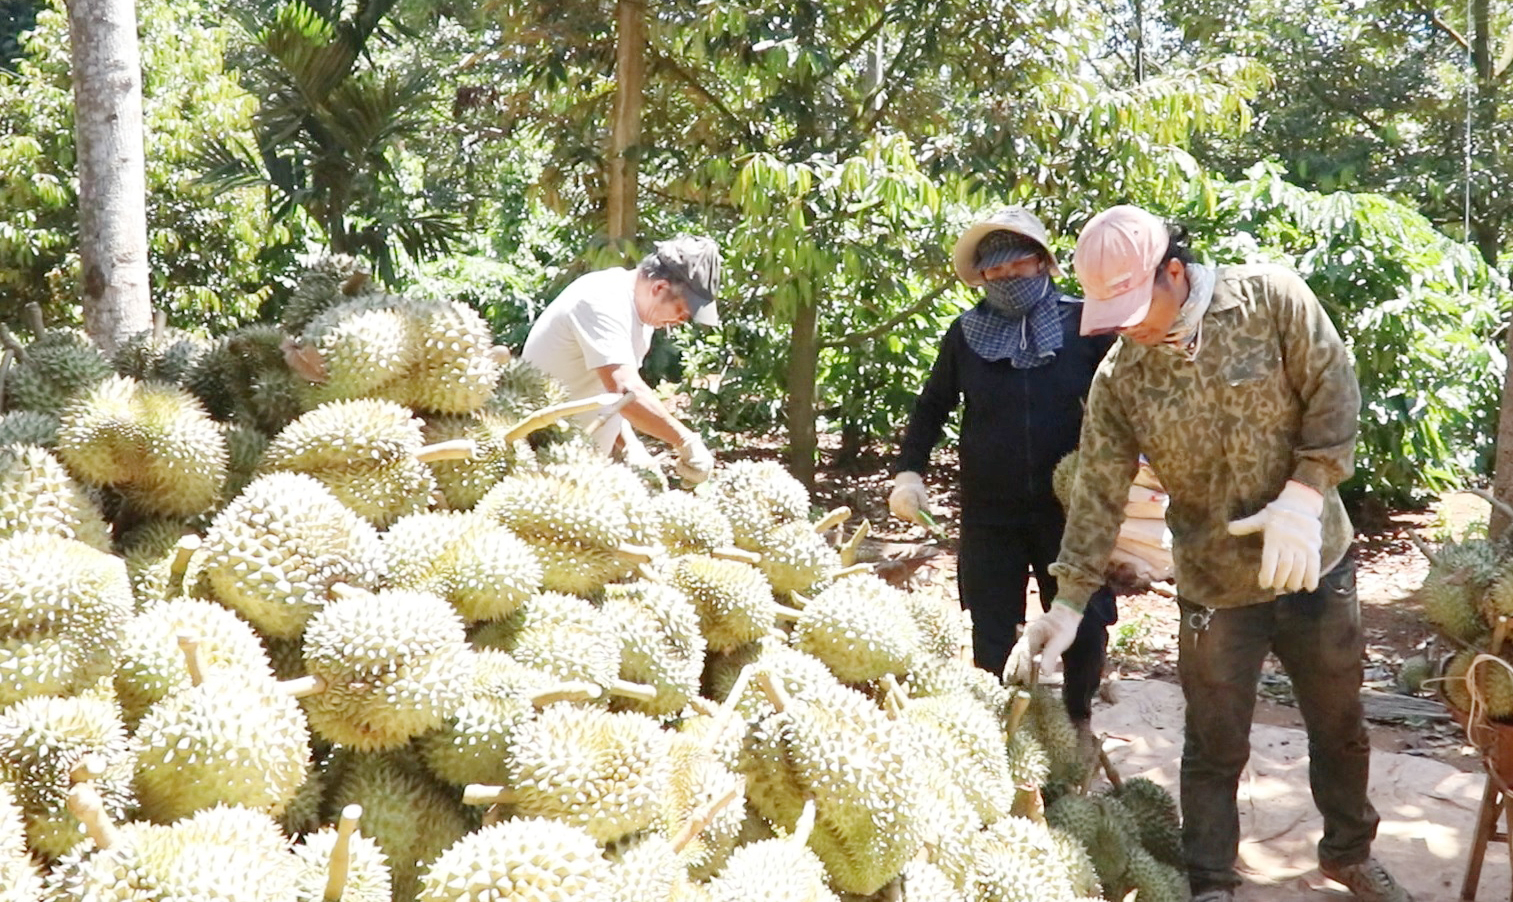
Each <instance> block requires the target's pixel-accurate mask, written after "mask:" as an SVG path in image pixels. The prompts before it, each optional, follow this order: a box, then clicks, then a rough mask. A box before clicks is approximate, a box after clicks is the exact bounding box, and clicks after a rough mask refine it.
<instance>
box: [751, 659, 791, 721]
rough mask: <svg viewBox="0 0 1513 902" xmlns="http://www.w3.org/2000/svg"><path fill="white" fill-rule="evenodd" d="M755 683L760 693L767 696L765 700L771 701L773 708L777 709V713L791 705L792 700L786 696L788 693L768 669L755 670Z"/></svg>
mask: <svg viewBox="0 0 1513 902" xmlns="http://www.w3.org/2000/svg"><path fill="white" fill-rule="evenodd" d="M756 683H757V687H758V688H760V689H761V690H762V694H763V695H765V696H767V701H768V702H769V703H771V705H772V707H773V708H775V709H777V712H778V713H779V714H782V713H783V712H784V711H787V710H788V709H789V708H790V707H792V705H793V700H792V699H790V698H789V697H788V693H787V692H786V691H785V690H784V689H783V686H782V684H781V683H780V682H779V681H777V680H775V679H773V678H772V673H771V672H770V671H767V670H759V671H757V673H756Z"/></svg>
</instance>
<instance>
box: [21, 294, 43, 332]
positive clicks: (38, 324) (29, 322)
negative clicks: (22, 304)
mask: <svg viewBox="0 0 1513 902" xmlns="http://www.w3.org/2000/svg"><path fill="white" fill-rule="evenodd" d="M23 318H24V319H25V321H26V328H28V329H30V330H32V336H33V337H34V338H41V337H42V333H43V332H46V331H47V319H46V318H45V317H43V316H42V305H41V304H39V303H37V302H36V301H32V302H31V303H29V304H27V305H26V309H25V316H24V317H23Z"/></svg>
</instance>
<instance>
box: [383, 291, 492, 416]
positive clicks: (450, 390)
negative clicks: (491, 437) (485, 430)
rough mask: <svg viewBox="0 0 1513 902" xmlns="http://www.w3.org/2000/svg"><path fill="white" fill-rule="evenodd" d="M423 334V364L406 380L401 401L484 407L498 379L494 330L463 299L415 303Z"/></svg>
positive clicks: (454, 408)
mask: <svg viewBox="0 0 1513 902" xmlns="http://www.w3.org/2000/svg"><path fill="white" fill-rule="evenodd" d="M411 316H413V317H415V318H416V320H417V321H418V323H419V326H418V333H419V334H420V336H421V338H422V344H421V353H420V364H419V367H418V368H417V370H416V372H415V373H414V376H413V378H412V379H410V380H407V381H406V382H404V383H402V387H403V388H404V389H405V391H404V395H403V402H404V403H405V404H407V405H408V406H410V407H413V408H415V409H416V410H432V411H437V412H439V413H466V412H468V411H472V410H477V409H478V408H480V407H482V406H483V405H484V404H485V403H486V402H487V401H488V400H489V398H490V397H491V396H492V395H493V393H494V388H495V383H496V382H497V381H498V380H499V360H498V358H497V357H496V356H495V355H494V353H493V350H494V336H493V330H492V329H491V328H490V327H489V324H488V323H487V322H485V321H484V319H483V317H481V316H479V315H478V311H476V310H474V309H473V308H471V307H469V306H468V305H467V304H464V303H462V302H460V301H450V302H448V301H440V302H429V303H426V304H423V305H415V306H414V308H413V311H412V312H411Z"/></svg>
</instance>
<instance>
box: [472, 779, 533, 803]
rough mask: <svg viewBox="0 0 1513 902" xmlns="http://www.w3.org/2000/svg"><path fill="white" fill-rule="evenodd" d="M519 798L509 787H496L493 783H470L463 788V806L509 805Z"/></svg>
mask: <svg viewBox="0 0 1513 902" xmlns="http://www.w3.org/2000/svg"><path fill="white" fill-rule="evenodd" d="M517 798H519V797H518V796H517V795H516V794H515V790H513V789H510V788H509V787H508V786H495V785H493V784H491V783H469V784H468V785H466V786H464V787H463V788H462V804H464V805H498V804H500V803H509V802H513V801H515V800H516V799H517Z"/></svg>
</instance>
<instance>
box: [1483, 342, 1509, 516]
mask: <svg viewBox="0 0 1513 902" xmlns="http://www.w3.org/2000/svg"><path fill="white" fill-rule="evenodd" d="M1505 341H1506V342H1507V348H1506V349H1507V352H1508V354H1509V357H1508V359H1509V360H1513V328H1510V329H1508V330H1507V337H1506V339H1505ZM1494 461H1495V463H1494V464H1493V467H1494V471H1493V472H1494V475H1493V477H1492V494H1493V496H1494V497H1496V498H1497V499H1498V500H1500V501H1503V502H1506V503H1508V504H1513V366H1510V367H1509V369H1508V371H1507V372H1506V373H1504V374H1503V387H1502V410H1501V411H1500V412H1499V413H1498V416H1497V454H1496V456H1495V458H1494ZM1509 525H1510V524H1509V522H1508V518H1507V517H1506V516H1504V515H1503V513H1502V511H1500V510H1499V509H1498V508H1497V506H1496V505H1493V506H1492V516H1491V519H1490V520H1488V522H1487V532H1488V533H1489V534H1490V535H1491V537H1492V538H1494V539H1496V538H1498V537H1499V536H1501V535H1502V534H1503V531H1504V530H1506V529H1507V528H1508V526H1509Z"/></svg>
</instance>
